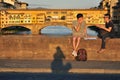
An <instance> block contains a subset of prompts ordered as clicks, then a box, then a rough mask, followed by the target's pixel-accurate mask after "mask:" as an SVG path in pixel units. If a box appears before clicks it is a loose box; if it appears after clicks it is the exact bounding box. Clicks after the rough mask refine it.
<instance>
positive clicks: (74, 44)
mask: <svg viewBox="0 0 120 80" xmlns="http://www.w3.org/2000/svg"><path fill="white" fill-rule="evenodd" d="M76 39H77V37H73V49H74V50H75V47H76Z"/></svg>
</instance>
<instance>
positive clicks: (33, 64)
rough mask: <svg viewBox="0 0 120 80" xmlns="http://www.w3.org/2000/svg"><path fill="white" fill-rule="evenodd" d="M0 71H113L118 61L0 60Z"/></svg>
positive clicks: (117, 70)
mask: <svg viewBox="0 0 120 80" xmlns="http://www.w3.org/2000/svg"><path fill="white" fill-rule="evenodd" d="M0 72H45V73H102V74H103V73H108V74H109V73H110V74H111V73H114V74H120V61H85V62H82V61H80V62H79V61H74V60H73V61H66V60H9V59H8V60H6V59H5V60H4V59H3V60H2V59H1V60H0Z"/></svg>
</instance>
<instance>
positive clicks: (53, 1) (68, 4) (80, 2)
mask: <svg viewBox="0 0 120 80" xmlns="http://www.w3.org/2000/svg"><path fill="white" fill-rule="evenodd" d="M19 1H22V2H27V3H28V4H29V7H44V8H53V9H56V8H57V9H59V8H61V9H63V8H70V9H71V8H90V7H96V6H98V4H99V3H100V1H101V0H19Z"/></svg>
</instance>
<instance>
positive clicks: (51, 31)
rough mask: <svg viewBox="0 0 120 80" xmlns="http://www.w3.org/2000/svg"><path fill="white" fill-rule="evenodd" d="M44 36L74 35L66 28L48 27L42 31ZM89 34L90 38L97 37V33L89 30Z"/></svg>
mask: <svg viewBox="0 0 120 80" xmlns="http://www.w3.org/2000/svg"><path fill="white" fill-rule="evenodd" d="M41 34H42V35H58V36H67V35H72V30H70V29H68V28H67V27H65V26H48V27H46V28H44V29H42V30H41ZM87 34H88V35H89V36H97V32H95V31H93V30H91V29H90V28H87Z"/></svg>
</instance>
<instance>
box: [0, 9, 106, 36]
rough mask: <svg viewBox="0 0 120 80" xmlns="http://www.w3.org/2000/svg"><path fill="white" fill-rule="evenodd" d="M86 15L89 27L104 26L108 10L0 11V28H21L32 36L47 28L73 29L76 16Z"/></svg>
mask: <svg viewBox="0 0 120 80" xmlns="http://www.w3.org/2000/svg"><path fill="white" fill-rule="evenodd" d="M78 13H82V14H83V15H84V18H85V21H86V23H87V26H92V25H94V24H103V23H104V20H103V16H104V14H105V13H107V11H106V10H96V9H15V10H9V9H8V10H0V28H1V29H3V28H7V27H11V26H21V27H25V28H28V29H30V30H31V32H32V34H38V33H40V31H41V29H43V28H45V27H47V26H65V27H67V28H69V29H71V28H72V21H73V20H76V15H77V14H78Z"/></svg>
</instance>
